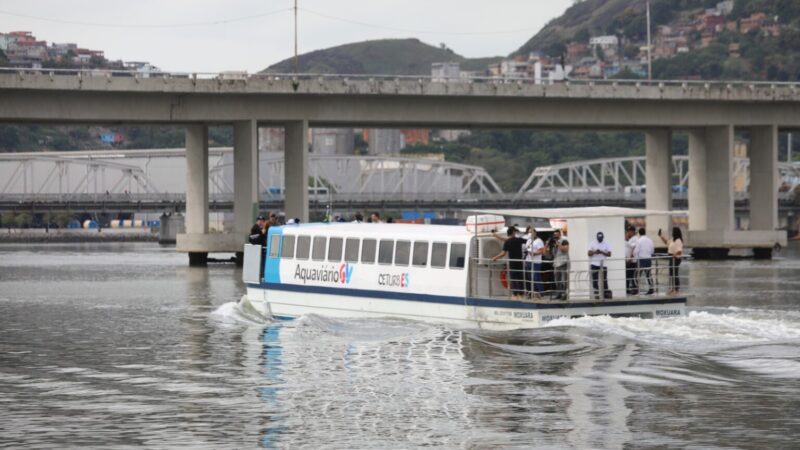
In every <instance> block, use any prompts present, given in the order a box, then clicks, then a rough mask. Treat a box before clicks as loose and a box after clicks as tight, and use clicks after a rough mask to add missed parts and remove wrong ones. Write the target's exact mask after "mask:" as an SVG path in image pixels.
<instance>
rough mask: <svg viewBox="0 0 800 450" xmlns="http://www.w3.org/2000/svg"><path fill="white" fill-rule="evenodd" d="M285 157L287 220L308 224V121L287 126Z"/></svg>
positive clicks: (294, 122)
mask: <svg viewBox="0 0 800 450" xmlns="http://www.w3.org/2000/svg"><path fill="white" fill-rule="evenodd" d="M285 126H286V147H285V148H286V149H285V157H284V172H283V173H284V175H283V176H284V186H285V194H284V208H285V212H286V218H287V219H290V218H299V219H300V220H301V221H302V223H308V121H307V120H298V121H293V122H289V123H287V124H286V125H285Z"/></svg>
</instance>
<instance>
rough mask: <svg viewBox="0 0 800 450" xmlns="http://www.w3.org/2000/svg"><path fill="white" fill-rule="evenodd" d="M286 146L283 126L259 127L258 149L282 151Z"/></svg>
mask: <svg viewBox="0 0 800 450" xmlns="http://www.w3.org/2000/svg"><path fill="white" fill-rule="evenodd" d="M285 146H286V135H285V133H284V130H283V128H263V127H262V128H259V129H258V150H259V151H262V152H282V151H283V149H284V148H285Z"/></svg>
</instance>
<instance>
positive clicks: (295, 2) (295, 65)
mask: <svg viewBox="0 0 800 450" xmlns="http://www.w3.org/2000/svg"><path fill="white" fill-rule="evenodd" d="M298 72H300V64H299V63H298V60H297V0H294V74H295V75H297V73H298Z"/></svg>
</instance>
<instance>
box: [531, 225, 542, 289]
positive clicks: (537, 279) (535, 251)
mask: <svg viewBox="0 0 800 450" xmlns="http://www.w3.org/2000/svg"><path fill="white" fill-rule="evenodd" d="M544 250H545V248H544V242H543V241H542V239H541V238H540V237H539V236H537V235H536V230H535V229H534V228H531V248H530V250H529V251H530V253H531V262H532V263H533V278H532V279H533V296H534V297H535V298H540V297H541V296H542V292H543V291H544V285H543V284H542V255H543V254H544Z"/></svg>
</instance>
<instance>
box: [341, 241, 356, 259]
mask: <svg viewBox="0 0 800 450" xmlns="http://www.w3.org/2000/svg"><path fill="white" fill-rule="evenodd" d="M344 260H345V261H347V262H352V263H354V262H358V238H348V239H347V240H346V241H345V243H344Z"/></svg>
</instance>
